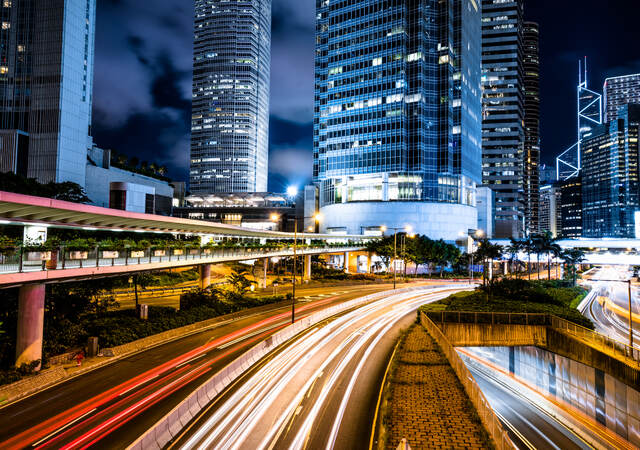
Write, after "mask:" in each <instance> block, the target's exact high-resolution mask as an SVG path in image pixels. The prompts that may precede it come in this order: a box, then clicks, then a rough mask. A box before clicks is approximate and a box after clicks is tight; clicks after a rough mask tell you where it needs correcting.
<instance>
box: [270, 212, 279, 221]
mask: <svg viewBox="0 0 640 450" xmlns="http://www.w3.org/2000/svg"><path fill="white" fill-rule="evenodd" d="M269 219H270V220H271V222H277V221H278V220H280V215H279V214H277V213H272V214H271V216H269Z"/></svg>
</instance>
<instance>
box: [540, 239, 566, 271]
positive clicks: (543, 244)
mask: <svg viewBox="0 0 640 450" xmlns="http://www.w3.org/2000/svg"><path fill="white" fill-rule="evenodd" d="M538 240H539V244H540V249H541V250H542V251H543V252H545V253H546V254H547V278H548V279H549V280H550V279H551V255H552V254H555V253H557V252H560V251H561V249H560V246H559V245H558V244H556V240H557V239H556V238H554V237H553V235H552V234H551V232H549V231H545V232H544V233H542V234H540V235H538ZM538 265H539V264H538ZM538 278H540V275H539V270H538Z"/></svg>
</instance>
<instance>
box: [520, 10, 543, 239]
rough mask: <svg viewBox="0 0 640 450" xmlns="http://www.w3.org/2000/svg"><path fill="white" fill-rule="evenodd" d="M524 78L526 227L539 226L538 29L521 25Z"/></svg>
mask: <svg viewBox="0 0 640 450" xmlns="http://www.w3.org/2000/svg"><path fill="white" fill-rule="evenodd" d="M522 30H523V31H522V42H523V75H524V76H523V82H524V155H523V156H524V180H523V183H522V185H523V188H524V189H523V193H524V218H525V230H527V231H528V232H535V231H536V230H538V228H539V226H538V221H539V219H538V215H539V206H540V205H539V203H540V50H539V48H540V46H539V43H540V37H539V34H540V31H539V27H538V24H537V23H535V22H524V23H523V25H522Z"/></svg>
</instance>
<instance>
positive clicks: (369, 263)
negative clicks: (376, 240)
mask: <svg viewBox="0 0 640 450" xmlns="http://www.w3.org/2000/svg"><path fill="white" fill-rule="evenodd" d="M366 256H367V273H371V272H372V269H373V254H371V253H367V255H366Z"/></svg>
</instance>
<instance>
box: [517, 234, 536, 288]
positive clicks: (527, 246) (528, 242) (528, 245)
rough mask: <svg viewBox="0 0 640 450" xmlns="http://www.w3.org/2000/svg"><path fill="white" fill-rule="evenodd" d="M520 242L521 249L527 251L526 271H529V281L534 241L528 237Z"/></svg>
mask: <svg viewBox="0 0 640 450" xmlns="http://www.w3.org/2000/svg"><path fill="white" fill-rule="evenodd" d="M520 242H521V245H522V249H523V250H524V251H525V252H526V253H527V272H529V281H531V253H533V252H534V242H533V239H531V238H530V237H528V238H526V239H524V240H522V241H520Z"/></svg>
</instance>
